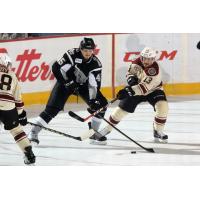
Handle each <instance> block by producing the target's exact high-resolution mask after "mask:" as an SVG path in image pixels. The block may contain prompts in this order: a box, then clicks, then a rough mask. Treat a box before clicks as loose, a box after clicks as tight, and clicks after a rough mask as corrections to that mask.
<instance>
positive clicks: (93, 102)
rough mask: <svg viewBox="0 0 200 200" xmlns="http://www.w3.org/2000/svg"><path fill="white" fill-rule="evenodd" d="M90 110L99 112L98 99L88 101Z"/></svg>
mask: <svg viewBox="0 0 200 200" xmlns="http://www.w3.org/2000/svg"><path fill="white" fill-rule="evenodd" d="M88 105H89V107H90V109H91V110H94V111H96V110H99V109H100V108H101V104H100V102H99V100H98V99H90V100H89V103H88Z"/></svg>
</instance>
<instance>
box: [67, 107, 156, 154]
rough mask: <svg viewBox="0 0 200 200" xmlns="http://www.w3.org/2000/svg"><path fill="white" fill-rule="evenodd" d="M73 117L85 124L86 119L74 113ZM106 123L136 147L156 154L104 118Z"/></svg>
mask: <svg viewBox="0 0 200 200" xmlns="http://www.w3.org/2000/svg"><path fill="white" fill-rule="evenodd" d="M71 113H73V115H70V116H71V117H73V118H75V119H77V120H78V121H81V122H84V119H83V118H82V117H80V116H78V115H77V114H76V113H74V112H72V111H71ZM102 119H103V120H104V121H105V122H107V123H108V124H109V125H110V126H112V127H113V128H114V129H115V130H116V131H118V132H119V133H121V134H122V135H123V136H125V137H126V138H128V139H129V140H131V141H132V142H134V143H135V144H136V145H138V146H139V147H141V148H142V149H144V150H145V151H148V152H151V153H155V151H154V149H153V148H146V147H144V146H142V145H141V144H139V143H138V142H136V141H135V140H133V139H132V138H130V137H129V136H128V135H126V134H125V133H124V132H122V131H121V130H119V129H118V128H117V127H115V126H114V125H113V124H111V123H110V122H109V121H108V120H107V119H105V118H104V117H103V118H102Z"/></svg>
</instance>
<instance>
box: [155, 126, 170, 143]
mask: <svg viewBox="0 0 200 200" xmlns="http://www.w3.org/2000/svg"><path fill="white" fill-rule="evenodd" d="M153 136H154V141H155V142H163V143H167V142H168V135H166V134H164V133H163V132H162V131H160V132H159V131H156V130H155V129H154V133H153Z"/></svg>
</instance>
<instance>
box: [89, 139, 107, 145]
mask: <svg viewBox="0 0 200 200" xmlns="http://www.w3.org/2000/svg"><path fill="white" fill-rule="evenodd" d="M90 144H92V145H106V144H107V141H96V140H91V139H90Z"/></svg>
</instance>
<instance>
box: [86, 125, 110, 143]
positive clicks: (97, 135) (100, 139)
mask: <svg viewBox="0 0 200 200" xmlns="http://www.w3.org/2000/svg"><path fill="white" fill-rule="evenodd" d="M88 127H89V129H92V127H91V122H89V123H88ZM90 144H96V145H106V144H107V138H106V137H105V136H103V135H101V134H100V133H99V132H97V131H95V133H94V134H93V135H92V136H91V137H90Z"/></svg>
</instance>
